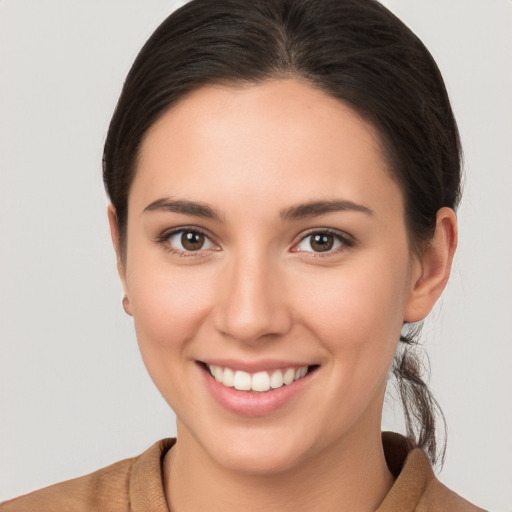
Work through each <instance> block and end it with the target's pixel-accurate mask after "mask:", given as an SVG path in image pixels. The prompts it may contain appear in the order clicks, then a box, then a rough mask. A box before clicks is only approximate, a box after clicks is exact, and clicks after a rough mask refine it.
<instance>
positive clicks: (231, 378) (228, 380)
mask: <svg viewBox="0 0 512 512" xmlns="http://www.w3.org/2000/svg"><path fill="white" fill-rule="evenodd" d="M222 384H224V386H227V387H228V388H232V387H233V386H234V385H235V373H234V372H233V370H232V369H231V368H224V378H223V379H222Z"/></svg>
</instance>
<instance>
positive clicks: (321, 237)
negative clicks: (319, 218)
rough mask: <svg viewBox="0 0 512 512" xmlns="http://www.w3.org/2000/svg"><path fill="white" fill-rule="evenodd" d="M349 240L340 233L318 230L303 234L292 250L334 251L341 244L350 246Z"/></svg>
mask: <svg viewBox="0 0 512 512" xmlns="http://www.w3.org/2000/svg"><path fill="white" fill-rule="evenodd" d="M351 245H352V244H351V242H350V240H348V239H347V238H346V237H344V236H343V235H342V234H341V233H340V234H339V235H338V234H337V233H331V232H329V231H318V232H316V233H311V234H310V235H307V236H305V237H304V238H303V239H302V240H301V241H300V242H299V243H298V244H297V245H296V246H295V248H294V249H293V251H294V252H312V253H321V252H336V249H339V248H341V247H343V246H347V247H350V246H351Z"/></svg>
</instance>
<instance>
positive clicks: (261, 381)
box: [251, 372, 270, 391]
mask: <svg viewBox="0 0 512 512" xmlns="http://www.w3.org/2000/svg"><path fill="white" fill-rule="evenodd" d="M251 389H252V390H253V391H268V390H269V389H270V375H269V374H268V372H258V373H255V374H254V375H253V376H252V387H251Z"/></svg>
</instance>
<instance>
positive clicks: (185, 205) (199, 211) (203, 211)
mask: <svg viewBox="0 0 512 512" xmlns="http://www.w3.org/2000/svg"><path fill="white" fill-rule="evenodd" d="M151 211H164V212H172V213H181V214H184V215H193V216H195V217H202V218H205V219H212V220H215V221H217V222H222V218H221V215H220V214H219V212H218V211H217V210H215V209H214V208H212V207H211V206H209V205H207V204H206V203H201V202H196V201H187V200H185V199H169V198H162V199H157V200H156V201H153V202H152V203H151V204H149V205H148V206H146V208H144V212H151ZM343 211H355V212H362V213H365V214H367V215H373V211H372V210H370V208H368V207H367V206H364V205H362V204H359V203H355V202H353V201H348V200H333V201H311V202H309V203H300V204H297V205H293V206H290V207H289V208H285V209H284V210H281V212H280V217H281V220H282V221H294V220H299V219H304V218H308V217H316V216H320V215H325V214H327V213H332V212H343Z"/></svg>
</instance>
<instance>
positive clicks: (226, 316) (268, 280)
mask: <svg viewBox="0 0 512 512" xmlns="http://www.w3.org/2000/svg"><path fill="white" fill-rule="evenodd" d="M226 267H227V268H224V269H223V272H221V274H220V275H219V281H221V283H219V284H220V286H219V288H218V294H217V300H216V303H215V307H214V312H213V318H214V325H215V328H216V329H217V330H218V331H219V332H221V333H222V334H223V335H224V336H229V337H230V338H233V339H235V340H237V341H240V342H243V343H245V344H247V343H249V344H250V343H254V342H258V343H260V342H261V341H263V340H270V339H274V338H276V337H278V336H282V335H284V334H286V333H287V332H288V331H289V330H290V328H291V325H292V315H291V310H290V308H289V307H288V300H287V299H288V297H287V293H286V287H285V286H284V282H283V281H284V280H283V279H282V278H283V276H282V275H281V273H280V272H279V269H278V268H276V267H277V266H276V265H272V264H271V263H270V262H269V261H268V259H267V258H265V256H264V255H261V256H257V255H255V254H253V255H252V256H251V257H245V258H244V257H243V256H240V257H238V258H236V259H235V258H233V261H232V262H231V263H230V264H227V265H226Z"/></svg>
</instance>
